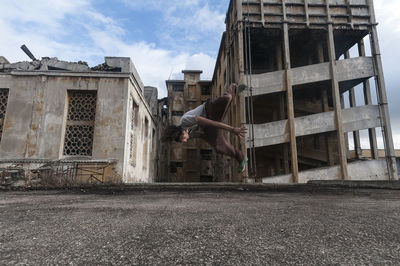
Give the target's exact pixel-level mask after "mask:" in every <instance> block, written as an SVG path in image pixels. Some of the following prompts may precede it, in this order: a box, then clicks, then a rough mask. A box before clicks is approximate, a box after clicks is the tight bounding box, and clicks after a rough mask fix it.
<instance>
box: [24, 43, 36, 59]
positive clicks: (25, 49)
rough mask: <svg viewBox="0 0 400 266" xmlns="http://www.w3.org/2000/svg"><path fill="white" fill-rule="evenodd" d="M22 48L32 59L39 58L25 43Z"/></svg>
mask: <svg viewBox="0 0 400 266" xmlns="http://www.w3.org/2000/svg"><path fill="white" fill-rule="evenodd" d="M21 49H22V51H24V52H25V54H26V55H27V56H29V58H30V59H32V60H37V59H36V58H35V56H33V54H32V53H31V51H29V49H28V47H26V45H25V44H23V45H22V46H21Z"/></svg>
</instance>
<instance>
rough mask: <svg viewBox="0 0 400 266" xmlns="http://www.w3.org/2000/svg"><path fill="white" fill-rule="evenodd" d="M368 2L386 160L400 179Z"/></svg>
mask: <svg viewBox="0 0 400 266" xmlns="http://www.w3.org/2000/svg"><path fill="white" fill-rule="evenodd" d="M368 4H369V9H370V16H371V31H370V40H371V50H372V55H373V57H374V63H375V71H376V76H375V82H376V89H377V94H378V104H379V108H380V114H381V121H382V128H383V137H384V144H385V154H386V162H387V165H388V172H389V178H390V179H391V180H398V179H399V177H398V175H397V165H396V156H395V152H394V144H393V137H392V126H391V124H390V117H389V108H388V101H387V95H386V86H385V79H384V75H383V66H382V58H381V52H380V48H379V40H378V32H377V29H376V19H375V11H374V3H373V1H372V0H368Z"/></svg>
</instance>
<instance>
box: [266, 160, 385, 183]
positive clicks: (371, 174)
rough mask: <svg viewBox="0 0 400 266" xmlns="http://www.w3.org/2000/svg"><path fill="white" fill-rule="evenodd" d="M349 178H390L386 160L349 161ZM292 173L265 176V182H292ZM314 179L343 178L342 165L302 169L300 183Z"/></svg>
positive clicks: (361, 179) (365, 179) (358, 179)
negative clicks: (341, 173) (341, 174)
mask: <svg viewBox="0 0 400 266" xmlns="http://www.w3.org/2000/svg"><path fill="white" fill-rule="evenodd" d="M347 171H348V176H349V179H348V180H353V181H355V180H357V181H375V180H389V175H388V171H387V165H386V160H384V159H379V160H371V161H360V162H355V163H349V164H348V165H347ZM292 180H293V178H292V176H291V175H282V176H275V177H265V178H263V179H262V182H263V183H291V182H293V181H292ZM312 180H341V176H340V166H339V165H336V166H333V167H325V168H319V169H313V170H308V171H302V172H300V173H299V183H307V182H309V181H312Z"/></svg>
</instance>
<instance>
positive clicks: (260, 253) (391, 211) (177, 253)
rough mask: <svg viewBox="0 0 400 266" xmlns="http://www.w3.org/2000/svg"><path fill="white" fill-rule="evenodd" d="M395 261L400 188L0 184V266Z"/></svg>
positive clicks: (399, 256) (399, 250) (399, 247)
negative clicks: (119, 188) (117, 188)
mask: <svg viewBox="0 0 400 266" xmlns="http://www.w3.org/2000/svg"><path fill="white" fill-rule="evenodd" d="M399 263H400V191H398V190H377V189H374V190H372V189H371V190H368V189H344V190H334V191H308V192H307V191H301V192H296V191H294V192H278V191H276V192H274V191H265V192H245V191H244V192H240V191H236V192H235V191H219V192H196V191H191V192H182V191H176V192H173V191H169V192H157V191H153V192H143V191H142V192H141V191H131V192H114V193H111V192H107V193H99V192H98V191H97V192H96V191H94V192H93V191H87V190H83V191H81V190H77V191H65V190H52V191H19V192H18V191H9V192H5V191H2V192H0V265H17V264H18V265H54V264H58V265H67V264H68V265H82V264H86V265H92V264H96V265H99V264H101V265H103V264H107V265H143V264H146V265H155V264H161V265H179V264H185V265H187V264H195V265H198V264H201V265H204V264H207V265H212V264H216V265H254V264H258V265H260V264H263V265H265V264H269V265H270V264H275V265H276V264H285V265H294V264H295V265H299V264H300V265H301V264H304V265H321V264H342V265H360V264H374V265H377V264H378V265H382V264H385V265H387V264H399Z"/></svg>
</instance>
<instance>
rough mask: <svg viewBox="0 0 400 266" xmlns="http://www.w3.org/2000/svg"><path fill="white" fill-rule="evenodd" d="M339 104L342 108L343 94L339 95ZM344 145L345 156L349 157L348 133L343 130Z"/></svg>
mask: <svg viewBox="0 0 400 266" xmlns="http://www.w3.org/2000/svg"><path fill="white" fill-rule="evenodd" d="M340 104H341V107H342V109H344V96H343V94H341V95H340ZM343 134H344V146H345V148H346V150H345V151H346V158H350V148H349V134H348V133H347V132H344V133H343Z"/></svg>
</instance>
